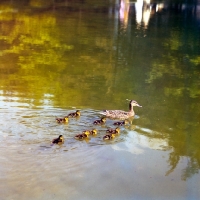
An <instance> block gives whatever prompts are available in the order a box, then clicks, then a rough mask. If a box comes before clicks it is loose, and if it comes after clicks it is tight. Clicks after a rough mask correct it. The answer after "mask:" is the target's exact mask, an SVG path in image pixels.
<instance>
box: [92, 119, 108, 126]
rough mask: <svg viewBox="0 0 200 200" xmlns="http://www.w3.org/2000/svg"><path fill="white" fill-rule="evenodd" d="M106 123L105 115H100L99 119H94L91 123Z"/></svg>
mask: <svg viewBox="0 0 200 200" xmlns="http://www.w3.org/2000/svg"><path fill="white" fill-rule="evenodd" d="M105 123H106V117H102V118H101V119H98V120H95V121H94V122H93V124H95V125H102V124H105Z"/></svg>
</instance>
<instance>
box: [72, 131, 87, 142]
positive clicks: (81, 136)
mask: <svg viewBox="0 0 200 200" xmlns="http://www.w3.org/2000/svg"><path fill="white" fill-rule="evenodd" d="M89 135H90V132H89V131H83V132H82V134H78V135H76V136H75V137H74V138H75V139H77V140H83V139H85V138H88V136H89Z"/></svg>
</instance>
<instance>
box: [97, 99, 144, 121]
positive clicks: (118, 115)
mask: <svg viewBox="0 0 200 200" xmlns="http://www.w3.org/2000/svg"><path fill="white" fill-rule="evenodd" d="M127 100H128V99H127ZM133 106H138V107H142V106H140V105H139V104H138V103H137V102H136V101H135V100H130V102H129V111H128V112H126V111H123V110H104V111H103V112H101V113H100V114H102V115H105V116H106V117H110V118H113V119H121V120H124V119H128V118H129V117H133V116H134V115H135V112H134V110H133Z"/></svg>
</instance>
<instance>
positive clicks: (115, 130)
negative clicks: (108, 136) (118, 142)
mask: <svg viewBox="0 0 200 200" xmlns="http://www.w3.org/2000/svg"><path fill="white" fill-rule="evenodd" d="M119 132H120V128H119V127H117V128H116V129H108V130H106V133H112V134H117V135H118V134H119Z"/></svg>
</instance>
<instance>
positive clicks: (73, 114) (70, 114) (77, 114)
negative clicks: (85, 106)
mask: <svg viewBox="0 0 200 200" xmlns="http://www.w3.org/2000/svg"><path fill="white" fill-rule="evenodd" d="M67 116H68V117H80V116H81V112H80V110H77V111H76V112H73V113H69V114H68V115H67Z"/></svg>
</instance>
